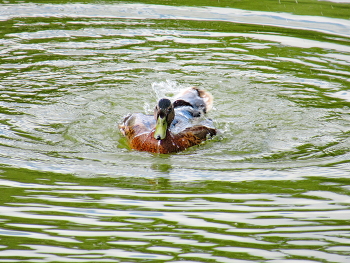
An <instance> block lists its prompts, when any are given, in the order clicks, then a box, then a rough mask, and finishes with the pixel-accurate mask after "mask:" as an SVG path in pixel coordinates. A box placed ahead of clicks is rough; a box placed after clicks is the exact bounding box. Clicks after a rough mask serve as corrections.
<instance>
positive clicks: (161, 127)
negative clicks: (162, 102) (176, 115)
mask: <svg viewBox="0 0 350 263" xmlns="http://www.w3.org/2000/svg"><path fill="white" fill-rule="evenodd" d="M167 128H168V123H167V120H166V116H164V117H163V118H162V117H160V116H158V118H157V123H156V130H155V132H154V139H156V140H163V139H165V137H166V130H167Z"/></svg>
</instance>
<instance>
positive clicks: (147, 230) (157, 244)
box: [0, 168, 350, 262]
mask: <svg viewBox="0 0 350 263" xmlns="http://www.w3.org/2000/svg"><path fill="white" fill-rule="evenodd" d="M161 169H163V168H161ZM29 174H30V172H29ZM23 175H28V171H26V170H16V169H4V171H3V176H2V180H1V181H0V184H1V185H2V187H3V190H4V191H5V194H6V195H5V196H6V198H5V200H4V202H3V205H2V206H3V207H2V209H1V211H2V212H1V217H2V218H3V222H2V227H1V230H0V235H1V236H2V237H3V238H4V239H3V240H6V243H3V244H4V245H3V246H2V250H0V258H2V259H3V260H4V262H10V261H9V260H10V259H13V260H14V262H19V260H28V259H34V258H35V259H40V260H43V261H49V262H54V261H55V262H57V261H58V262H61V261H62V262H63V261H64V262H66V261H69V262H74V261H76V260H78V259H79V261H80V262H91V260H94V262H96V261H103V260H106V261H108V260H109V261H113V260H115V259H119V260H128V262H140V261H139V260H141V262H143V261H144V260H149V259H152V260H157V261H158V260H167V261H170V262H176V261H183V260H194V261H195V262H207V260H208V259H210V260H215V261H217V262H228V261H227V260H247V261H248V262H249V261H256V260H258V261H265V260H287V259H295V260H303V262H304V261H305V260H316V261H317V262H319V261H320V262H323V261H327V262H328V261H329V262H347V261H348V260H349V257H350V254H349V250H348V249H347V248H348V245H349V224H348V223H349V222H348V219H349V217H350V212H349V209H348V206H349V190H350V188H349V187H347V186H346V187H344V184H346V183H349V180H348V179H327V178H323V177H313V178H308V179H303V180H299V181H287V180H286V181H284V182H283V184H281V183H280V182H279V181H270V180H265V181H251V182H236V183H234V182H219V181H216V182H214V181H200V182H192V183H172V182H170V181H169V180H168V179H165V178H158V179H153V180H147V179H144V178H132V179H131V178H123V177H119V178H114V179H111V178H109V177H99V178H90V179H82V178H78V177H72V176H65V175H62V176H57V174H49V173H45V174H42V173H32V174H30V175H31V176H30V178H28V177H27V178H26V177H24V176H23ZM11 178H16V179H17V181H13V180H12V179H11ZM48 178H50V180H47V179H48ZM19 252H20V253H22V256H20V257H19V256H18V253H19ZM95 260H96V261H95ZM11 262H13V261H11ZM305 262H307V261H305ZM313 262H314V261H313Z"/></svg>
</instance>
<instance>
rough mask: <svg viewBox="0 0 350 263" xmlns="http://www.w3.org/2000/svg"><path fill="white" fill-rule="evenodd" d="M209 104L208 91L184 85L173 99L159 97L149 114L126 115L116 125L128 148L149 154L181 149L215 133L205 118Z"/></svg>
mask: <svg viewBox="0 0 350 263" xmlns="http://www.w3.org/2000/svg"><path fill="white" fill-rule="evenodd" d="M212 104H213V96H212V95H211V94H210V93H209V92H207V91H204V90H201V89H199V88H196V87H191V88H187V89H185V90H183V91H182V92H181V93H180V94H178V95H177V96H176V97H175V98H174V101H173V102H171V101H170V100H169V99H167V98H163V99H160V100H159V101H158V103H157V105H156V107H155V109H154V115H153V116H152V115H145V114H142V113H134V114H130V115H128V116H126V117H125V119H124V120H123V122H122V123H121V124H120V125H119V128H120V131H121V133H122V134H123V135H124V136H125V137H126V139H127V141H128V143H129V146H130V148H132V149H135V150H139V151H147V152H152V153H173V152H179V151H183V150H185V149H187V148H188V147H191V146H194V145H197V144H200V143H201V142H203V141H205V140H206V139H208V138H210V137H212V136H214V135H216V133H217V130H216V129H215V128H214V125H213V121H212V120H210V119H207V118H205V114H206V113H207V112H208V111H209V110H210V109H211V108H212Z"/></svg>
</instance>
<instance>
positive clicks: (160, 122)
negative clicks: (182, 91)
mask: <svg viewBox="0 0 350 263" xmlns="http://www.w3.org/2000/svg"><path fill="white" fill-rule="evenodd" d="M174 117H175V112H174V107H173V104H172V103H171V101H170V100H169V99H160V100H159V101H158V104H157V106H156V108H155V109H154V118H155V119H156V122H157V123H156V129H155V132H154V138H155V139H156V140H163V139H165V137H166V131H167V129H168V127H169V126H170V124H171V123H172V121H173V120H174Z"/></svg>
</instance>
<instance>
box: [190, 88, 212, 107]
mask: <svg viewBox="0 0 350 263" xmlns="http://www.w3.org/2000/svg"><path fill="white" fill-rule="evenodd" d="M192 88H193V89H195V90H197V92H198V95H199V97H201V98H202V99H203V100H204V102H205V106H206V111H207V112H208V111H210V110H211V109H212V107H213V102H214V97H213V95H211V93H210V92H208V91H205V90H202V89H199V88H197V87H192Z"/></svg>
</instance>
